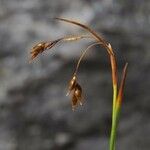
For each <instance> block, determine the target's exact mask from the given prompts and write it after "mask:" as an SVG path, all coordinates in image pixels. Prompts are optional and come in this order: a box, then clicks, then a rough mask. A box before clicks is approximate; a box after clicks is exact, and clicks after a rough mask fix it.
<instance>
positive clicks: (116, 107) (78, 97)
mask: <svg viewBox="0 0 150 150" xmlns="http://www.w3.org/2000/svg"><path fill="white" fill-rule="evenodd" d="M55 19H57V20H59V21H64V22H67V23H70V24H74V25H76V26H79V27H81V28H83V29H84V30H85V31H87V32H88V33H89V34H88V35H70V36H65V37H62V38H59V39H57V40H54V41H47V42H40V43H38V44H36V45H35V46H34V47H33V48H32V49H31V52H30V53H31V59H30V61H32V60H34V59H35V58H36V57H37V56H38V55H39V54H41V53H43V52H44V51H46V50H50V49H52V48H53V47H55V46H56V45H58V43H64V42H74V41H79V40H81V39H89V40H90V41H92V42H93V43H92V44H90V45H89V46H88V47H87V48H86V49H85V50H84V51H83V53H82V54H81V56H80V58H79V60H78V62H77V64H76V67H75V71H74V72H73V76H72V78H71V80H70V82H69V86H68V93H67V95H71V100H72V101H71V102H72V110H75V108H76V107H77V106H78V105H82V103H83V91H82V87H81V85H80V84H79V83H78V80H77V74H78V69H79V66H80V63H81V61H82V59H83V57H84V56H85V54H86V53H87V51H88V50H89V49H91V48H92V47H93V46H95V45H99V46H101V47H103V48H104V49H106V51H107V53H108V56H109V60H110V64H111V72H112V73H111V74H112V87H113V106H112V128H111V135H110V150H115V141H116V140H115V139H116V130H117V125H118V116H119V112H120V108H121V104H122V99H123V93H124V84H125V78H126V73H127V66H128V63H125V66H124V68H123V73H122V78H121V82H120V85H119V83H118V69H117V62H116V56H115V53H114V50H113V48H112V46H111V44H110V43H108V42H107V41H106V40H104V39H103V38H102V36H100V35H99V34H98V33H97V32H95V31H94V30H92V29H91V28H89V27H88V26H86V25H84V24H81V23H79V22H77V21H73V20H68V19H63V18H55ZM118 85H119V88H118Z"/></svg>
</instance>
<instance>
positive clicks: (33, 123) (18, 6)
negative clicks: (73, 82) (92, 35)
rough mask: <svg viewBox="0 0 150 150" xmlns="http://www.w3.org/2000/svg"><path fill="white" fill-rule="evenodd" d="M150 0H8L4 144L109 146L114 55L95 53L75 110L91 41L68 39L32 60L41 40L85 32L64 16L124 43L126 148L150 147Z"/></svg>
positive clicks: (122, 134) (122, 140)
mask: <svg viewBox="0 0 150 150" xmlns="http://www.w3.org/2000/svg"><path fill="white" fill-rule="evenodd" d="M149 14H150V1H147V0H142V1H141V0H132V1H131V0H126V1H123V0H120V1H113V0H101V1H98V0H83V1H79V0H72V1H70V0H62V1H59V0H45V1H40V0H11V1H10V0H1V1H0V45H1V46H0V133H1V134H0V150H98V149H103V150H105V149H108V137H109V132H110V124H111V103H112V101H111V97H112V95H111V92H112V89H111V75H110V68H109V67H110V66H109V61H108V60H107V54H106V53H105V51H104V50H103V49H99V47H98V46H97V47H95V49H94V48H93V51H91V52H89V54H88V56H87V57H86V58H85V60H84V62H83V63H82V64H81V68H80V70H79V81H80V83H81V85H82V87H83V90H84V96H85V101H84V105H83V107H79V108H78V109H77V110H76V111H75V112H74V113H73V112H72V110H71V106H70V99H69V98H68V97H65V94H66V91H67V86H68V81H69V80H70V78H71V75H72V73H73V69H74V66H75V63H76V61H77V58H78V57H79V55H80V54H81V50H82V49H83V50H84V48H85V45H87V42H76V43H75V44H74V43H70V44H69V43H68V44H66V45H63V46H58V47H57V48H56V49H55V50H54V49H53V51H47V52H45V53H44V54H43V55H41V56H39V57H38V58H37V59H36V60H35V61H34V62H33V63H31V64H29V63H28V60H29V50H30V48H31V47H32V46H33V45H34V44H35V43H37V42H38V41H44V40H50V39H55V38H58V37H61V36H62V35H68V34H75V33H80V32H81V30H80V28H78V27H77V28H76V27H75V26H69V25H68V24H65V23H64V24H63V23H60V22H56V21H53V20H52V19H51V18H52V17H55V16H62V17H65V18H71V19H75V20H80V21H81V22H83V23H86V24H89V25H90V26H91V27H93V28H94V29H95V30H97V31H99V32H100V33H101V34H102V35H103V36H104V37H105V38H106V39H108V41H109V42H110V43H111V44H112V45H113V47H114V48H115V49H116V53H117V56H118V66H119V72H120V73H121V68H122V67H123V64H124V63H125V61H128V62H129V69H128V76H127V82H126V89H125V97H124V103H123V107H122V113H121V119H120V126H119V129H118V141H117V147H118V149H121V150H126V149H130V150H148V149H149V148H150V142H149V141H150V120H149V116H150V105H149V100H150V99H149V97H150V96H149V88H150V78H149V76H150V70H149V68H150V61H149V60H150V52H149V50H150V42H149V37H150V28H149V27H150V17H149Z"/></svg>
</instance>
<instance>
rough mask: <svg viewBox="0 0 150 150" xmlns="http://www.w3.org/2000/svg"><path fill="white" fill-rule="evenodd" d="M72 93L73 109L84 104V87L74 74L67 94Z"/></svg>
mask: <svg viewBox="0 0 150 150" xmlns="http://www.w3.org/2000/svg"><path fill="white" fill-rule="evenodd" d="M70 93H71V96H72V110H74V109H75V107H76V106H77V105H78V104H80V105H82V101H81V100H82V88H81V86H80V85H79V83H78V82H77V77H76V76H75V75H74V76H73V77H72V79H71V80H70V82H69V88H68V93H67V96H68V95H69V94H70Z"/></svg>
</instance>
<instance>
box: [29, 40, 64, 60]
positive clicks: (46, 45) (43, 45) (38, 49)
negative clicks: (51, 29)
mask: <svg viewBox="0 0 150 150" xmlns="http://www.w3.org/2000/svg"><path fill="white" fill-rule="evenodd" d="M61 40H62V39H58V40H55V41H50V42H40V43H38V44H36V45H35V46H34V47H33V48H32V49H31V52H30V54H31V60H33V59H34V58H36V57H37V56H38V55H39V54H40V53H42V52H43V51H45V50H47V49H51V48H52V47H54V46H55V45H56V44H57V43H58V42H59V41H61Z"/></svg>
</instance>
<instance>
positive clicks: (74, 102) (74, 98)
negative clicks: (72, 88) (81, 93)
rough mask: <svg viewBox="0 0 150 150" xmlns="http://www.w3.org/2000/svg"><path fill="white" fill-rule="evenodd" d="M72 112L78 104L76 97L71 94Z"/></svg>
mask: <svg viewBox="0 0 150 150" xmlns="http://www.w3.org/2000/svg"><path fill="white" fill-rule="evenodd" d="M71 102H72V110H74V109H75V107H76V106H77V104H78V99H77V97H76V96H75V94H74V93H73V95H72V101H71Z"/></svg>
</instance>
